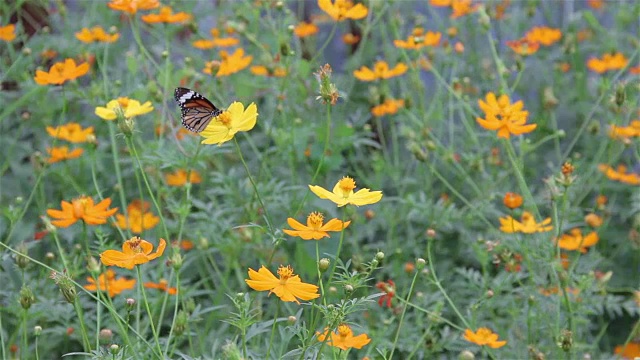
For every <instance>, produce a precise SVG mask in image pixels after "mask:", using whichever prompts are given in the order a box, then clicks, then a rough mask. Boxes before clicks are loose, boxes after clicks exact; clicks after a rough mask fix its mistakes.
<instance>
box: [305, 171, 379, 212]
mask: <svg viewBox="0 0 640 360" xmlns="http://www.w3.org/2000/svg"><path fill="white" fill-rule="evenodd" d="M355 188H356V182H355V180H353V179H352V178H350V177H348V176H345V177H343V178H342V179H340V181H338V182H337V183H336V185H335V186H334V187H333V190H332V191H329V190H326V189H324V188H322V187H320V186H317V185H309V189H311V192H313V193H314V194H316V195H317V196H318V197H319V198H320V199H328V200H331V201H333V202H334V203H336V205H338V207H342V206H345V205H347V204H352V205H356V206H362V205H369V204H375V203H377V202H378V201H380V199H382V191H370V190H369V189H360V190H358V191H356V192H353V190H354V189H355Z"/></svg>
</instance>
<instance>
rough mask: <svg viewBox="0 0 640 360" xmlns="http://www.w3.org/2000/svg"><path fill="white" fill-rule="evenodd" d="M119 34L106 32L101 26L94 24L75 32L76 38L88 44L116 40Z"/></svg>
mask: <svg viewBox="0 0 640 360" xmlns="http://www.w3.org/2000/svg"><path fill="white" fill-rule="evenodd" d="M119 37H120V34H118V33H115V34H107V32H106V31H104V29H103V28H102V27H101V26H94V27H92V28H91V29H89V28H82V30H80V31H79V32H77V33H76V39H78V40H80V41H82V42H83V43H86V44H90V43H92V42H104V43H112V42H115V41H116V40H118V38H119Z"/></svg>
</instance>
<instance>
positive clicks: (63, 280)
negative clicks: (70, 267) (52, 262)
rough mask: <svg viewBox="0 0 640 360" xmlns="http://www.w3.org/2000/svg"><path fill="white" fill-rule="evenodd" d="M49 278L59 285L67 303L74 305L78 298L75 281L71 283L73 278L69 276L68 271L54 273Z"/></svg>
mask: <svg viewBox="0 0 640 360" xmlns="http://www.w3.org/2000/svg"><path fill="white" fill-rule="evenodd" d="M49 278H51V279H53V281H54V282H55V283H56V285H58V287H59V288H60V292H61V293H62V296H64V298H65V300H67V302H69V303H70V304H73V303H74V302H75V301H76V298H77V297H78V294H77V292H76V286H75V284H74V283H73V281H71V278H70V277H69V275H67V272H66V271H63V272H59V271H52V272H51V275H49Z"/></svg>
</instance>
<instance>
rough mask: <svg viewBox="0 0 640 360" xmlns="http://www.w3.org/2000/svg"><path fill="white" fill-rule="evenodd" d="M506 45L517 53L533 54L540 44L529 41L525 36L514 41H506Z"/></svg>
mask: <svg viewBox="0 0 640 360" xmlns="http://www.w3.org/2000/svg"><path fill="white" fill-rule="evenodd" d="M506 44H507V46H508V47H509V48H511V50H513V52H515V53H516V54H518V55H521V56H528V55H532V54H535V53H536V52H537V51H538V49H539V48H540V44H539V43H537V42H531V41H529V40H528V39H526V38H522V39H519V40H514V41H507V42H506Z"/></svg>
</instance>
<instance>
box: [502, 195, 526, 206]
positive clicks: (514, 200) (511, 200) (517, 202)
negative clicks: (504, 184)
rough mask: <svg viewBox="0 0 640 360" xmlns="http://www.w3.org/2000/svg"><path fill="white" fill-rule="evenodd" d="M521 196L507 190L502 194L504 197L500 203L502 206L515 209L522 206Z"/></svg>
mask: <svg viewBox="0 0 640 360" xmlns="http://www.w3.org/2000/svg"><path fill="white" fill-rule="evenodd" d="M522 202H523V200H522V196H521V195H520V194H516V193H512V192H508V193H506V194H504V198H503V199H502V203H503V204H504V206H506V207H508V208H509V209H516V208H519V207H520V206H522Z"/></svg>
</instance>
